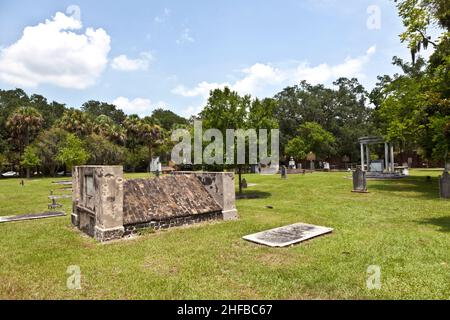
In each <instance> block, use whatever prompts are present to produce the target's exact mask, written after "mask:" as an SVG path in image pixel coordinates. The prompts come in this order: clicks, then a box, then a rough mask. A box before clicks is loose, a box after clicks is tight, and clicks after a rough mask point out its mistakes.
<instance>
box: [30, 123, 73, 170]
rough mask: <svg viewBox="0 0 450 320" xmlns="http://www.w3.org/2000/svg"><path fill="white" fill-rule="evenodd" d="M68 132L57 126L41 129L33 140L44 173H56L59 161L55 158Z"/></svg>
mask: <svg viewBox="0 0 450 320" xmlns="http://www.w3.org/2000/svg"><path fill="white" fill-rule="evenodd" d="M67 135H68V132H67V131H65V130H62V129H60V128H57V127H53V128H50V129H48V130H45V131H42V132H41V133H40V134H39V135H38V136H37V138H36V140H35V141H34V142H33V146H34V147H35V150H36V152H37V154H38V156H39V159H40V160H41V167H42V170H43V172H44V173H45V174H50V175H51V176H53V177H54V176H55V175H56V171H57V169H58V166H59V164H60V163H59V161H58V160H57V159H56V158H57V156H58V153H59V150H60V149H61V148H62V145H63V143H65V141H66V139H67Z"/></svg>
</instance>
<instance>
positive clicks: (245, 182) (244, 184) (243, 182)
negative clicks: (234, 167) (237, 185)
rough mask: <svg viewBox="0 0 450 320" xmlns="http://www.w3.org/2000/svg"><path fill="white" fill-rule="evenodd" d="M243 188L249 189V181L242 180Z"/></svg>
mask: <svg viewBox="0 0 450 320" xmlns="http://www.w3.org/2000/svg"><path fill="white" fill-rule="evenodd" d="M241 187H242V188H243V189H247V187H248V185H247V180H245V178H244V179H242V181H241Z"/></svg>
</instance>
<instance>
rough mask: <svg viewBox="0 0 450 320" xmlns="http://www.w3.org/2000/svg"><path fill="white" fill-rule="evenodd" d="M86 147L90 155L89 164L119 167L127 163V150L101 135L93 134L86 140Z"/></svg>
mask: <svg viewBox="0 0 450 320" xmlns="http://www.w3.org/2000/svg"><path fill="white" fill-rule="evenodd" d="M85 145H86V149H87V152H88V153H89V155H90V158H89V164H96V165H118V164H122V163H124V161H125V154H126V150H125V148H124V147H121V146H118V145H116V144H114V143H112V142H111V141H109V140H107V139H106V138H104V137H102V136H100V135H97V134H91V135H90V136H89V137H87V138H86V140H85Z"/></svg>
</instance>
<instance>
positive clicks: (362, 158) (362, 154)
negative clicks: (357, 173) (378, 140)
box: [361, 143, 364, 171]
mask: <svg viewBox="0 0 450 320" xmlns="http://www.w3.org/2000/svg"><path fill="white" fill-rule="evenodd" d="M361 170H362V171H364V144H362V143H361Z"/></svg>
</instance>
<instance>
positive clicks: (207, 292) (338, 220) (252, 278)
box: [0, 170, 450, 299]
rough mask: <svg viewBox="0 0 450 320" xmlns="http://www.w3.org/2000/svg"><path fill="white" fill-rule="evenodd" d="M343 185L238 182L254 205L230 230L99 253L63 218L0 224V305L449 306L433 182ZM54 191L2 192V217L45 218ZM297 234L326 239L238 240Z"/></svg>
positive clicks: (37, 186) (132, 242)
mask: <svg viewBox="0 0 450 320" xmlns="http://www.w3.org/2000/svg"><path fill="white" fill-rule="evenodd" d="M348 175H349V174H348V173H313V174H307V175H305V176H302V175H290V176H289V178H288V179H287V180H281V179H280V177H279V176H258V175H248V176H246V179H247V181H248V183H255V184H257V185H256V186H253V187H250V188H248V189H247V190H246V192H258V193H259V194H260V196H261V197H262V198H260V199H246V200H238V201H237V207H238V210H239V215H240V220H238V221H231V222H214V223H209V224H201V225H197V226H192V227H183V228H175V229H171V230H168V231H158V232H156V233H150V232H148V233H145V234H143V235H141V236H139V237H136V238H134V239H129V240H120V241H115V242H111V243H107V244H100V243H97V242H95V241H94V240H93V239H91V238H88V237H86V236H84V235H82V234H80V233H79V232H78V231H76V230H75V229H74V228H72V227H71V224H70V215H68V216H66V217H61V218H51V219H44V220H37V221H27V222H17V223H3V224H0V235H1V236H0V246H1V250H0V298H2V299H54V298H56V299H80V298H81V299H84V298H89V299H144V298H145V299H410V298H412V299H418V298H425V299H429V298H437V299H449V298H450V266H449V263H450V201H443V200H440V199H439V198H438V183H437V176H438V175H439V171H437V170H434V171H433V170H428V171H425V170H423V171H422V170H413V171H412V176H411V177H409V178H407V179H403V180H396V181H369V183H368V187H369V191H370V193H368V194H355V193H351V192H350V191H351V189H352V187H351V180H350V179H347V178H346V177H348ZM428 175H429V176H432V180H431V182H430V181H427V180H426V179H425V177H426V176H428ZM136 176H137V175H129V176H128V177H136ZM140 176H145V175H142V174H141V175H140ZM54 180H55V179H36V180H31V181H25V186H20V185H19V181H20V180H18V179H11V180H0V204H1V205H0V215H2V216H5V215H12V214H21V213H31V212H41V211H45V210H46V206H47V203H48V199H47V196H48V194H49V191H50V190H52V189H53V190H56V189H57V188H58V187H57V186H55V185H52V184H51V181H54ZM55 193H58V192H55ZM59 193H61V192H59ZM63 203H64V210H65V211H66V212H67V213H70V207H71V204H70V200H65V201H63ZM267 205H270V206H273V209H268V208H266V206H267ZM296 222H304V223H311V224H317V225H323V226H328V227H332V228H334V232H333V233H332V234H331V235H327V236H323V237H320V238H316V239H313V240H311V241H308V242H305V243H302V244H300V245H296V246H293V247H289V248H282V249H279V248H269V247H264V246H260V245H256V244H253V243H250V242H246V241H244V240H242V239H241V237H242V236H244V235H246V234H249V233H254V232H258V231H262V230H265V229H269V228H273V227H278V226H282V225H286V224H291V223H296ZM70 265H78V266H80V268H81V273H82V280H81V286H82V289H81V290H69V289H67V286H66V281H67V277H68V276H69V274H67V273H66V271H67V268H68V266H70ZM369 265H378V266H380V267H381V284H382V286H381V289H380V290H368V289H367V288H366V279H367V276H368V275H367V268H368V266H369Z"/></svg>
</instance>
